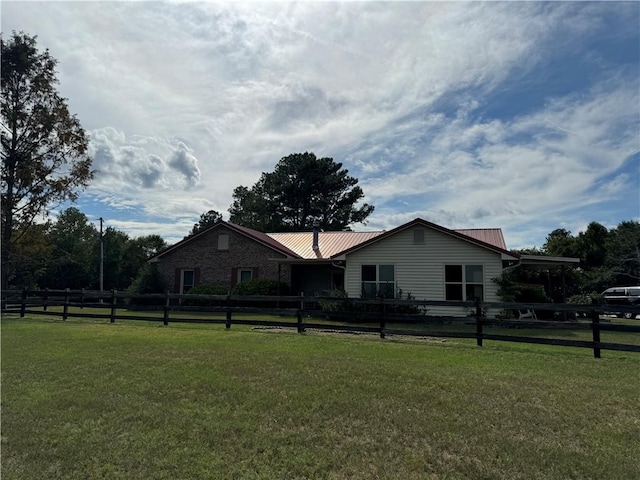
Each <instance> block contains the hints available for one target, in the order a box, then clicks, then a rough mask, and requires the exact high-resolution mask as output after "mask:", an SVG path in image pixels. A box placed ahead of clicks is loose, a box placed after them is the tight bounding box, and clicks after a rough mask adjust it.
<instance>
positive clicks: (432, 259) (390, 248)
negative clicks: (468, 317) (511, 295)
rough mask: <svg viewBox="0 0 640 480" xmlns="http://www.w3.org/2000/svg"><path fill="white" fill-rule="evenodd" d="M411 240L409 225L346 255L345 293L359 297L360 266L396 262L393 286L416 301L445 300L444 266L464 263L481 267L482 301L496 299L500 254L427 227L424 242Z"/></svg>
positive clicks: (431, 311)
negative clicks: (416, 242)
mask: <svg viewBox="0 0 640 480" xmlns="http://www.w3.org/2000/svg"><path fill="white" fill-rule="evenodd" d="M413 239H414V237H413V228H408V229H406V230H402V231H400V232H398V233H397V234H395V235H393V236H391V237H389V238H385V239H382V240H380V241H378V242H375V243H373V244H372V245H369V246H367V247H364V248H362V249H360V250H356V251H355V252H353V253H350V254H347V257H346V260H347V261H346V267H347V268H346V271H345V289H346V291H347V294H348V296H350V297H356V298H357V297H360V288H361V279H360V275H361V266H362V265H374V264H378V265H379V264H385V265H395V279H396V286H397V288H400V289H402V291H403V292H404V293H407V292H410V293H411V294H412V295H413V296H414V297H415V298H416V299H419V300H445V283H444V278H445V277H444V267H445V265H460V264H464V265H482V266H483V267H484V268H483V273H484V300H485V301H487V302H494V301H499V299H498V297H497V295H496V292H497V286H496V285H495V284H494V283H493V282H491V279H492V278H495V277H498V276H499V275H500V274H501V273H502V260H501V256H500V254H499V253H496V252H492V251H490V250H487V249H485V248H482V247H479V246H477V245H473V244H471V243H468V242H465V241H464V240H461V239H458V238H455V237H452V236H449V235H447V234H445V233H442V232H438V231H435V230H431V229H429V228H425V229H424V239H425V242H424V243H423V244H418V245H415V244H414V243H413ZM462 310H463V309H459V310H458V311H453V309H451V308H442V309H438V308H436V307H429V314H431V315H461V314H464V313H466V312H464V311H462Z"/></svg>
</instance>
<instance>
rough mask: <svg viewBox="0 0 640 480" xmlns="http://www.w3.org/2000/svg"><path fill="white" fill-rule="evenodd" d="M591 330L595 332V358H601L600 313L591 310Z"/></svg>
mask: <svg viewBox="0 0 640 480" xmlns="http://www.w3.org/2000/svg"><path fill="white" fill-rule="evenodd" d="M591 330H592V332H593V358H600V313H599V312H598V311H597V310H595V309H594V310H592V311H591Z"/></svg>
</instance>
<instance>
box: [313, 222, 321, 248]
mask: <svg viewBox="0 0 640 480" xmlns="http://www.w3.org/2000/svg"><path fill="white" fill-rule="evenodd" d="M319 237H320V224H319V223H318V222H317V221H315V222H313V251H314V252H317V251H318V250H320V246H319V244H318V238H319Z"/></svg>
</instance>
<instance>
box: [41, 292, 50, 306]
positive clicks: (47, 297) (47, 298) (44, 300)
mask: <svg viewBox="0 0 640 480" xmlns="http://www.w3.org/2000/svg"><path fill="white" fill-rule="evenodd" d="M42 300H43V301H42V310H44V311H45V312H46V311H47V303H48V302H49V289H48V288H45V289H44V298H43V299H42Z"/></svg>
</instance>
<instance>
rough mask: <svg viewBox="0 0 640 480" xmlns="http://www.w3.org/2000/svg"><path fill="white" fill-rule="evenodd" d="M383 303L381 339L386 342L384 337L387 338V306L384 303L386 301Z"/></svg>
mask: <svg viewBox="0 0 640 480" xmlns="http://www.w3.org/2000/svg"><path fill="white" fill-rule="evenodd" d="M381 302H382V316H381V317H380V338H381V339H383V340H384V337H385V336H386V335H385V333H384V329H385V327H386V325H385V319H384V316H385V315H386V314H387V304H386V303H385V302H384V299H382V300H381Z"/></svg>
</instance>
